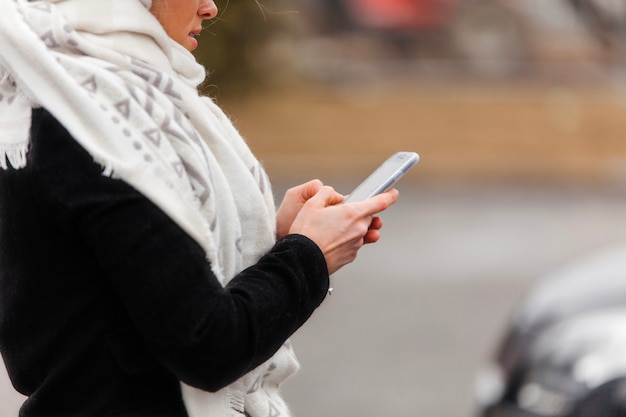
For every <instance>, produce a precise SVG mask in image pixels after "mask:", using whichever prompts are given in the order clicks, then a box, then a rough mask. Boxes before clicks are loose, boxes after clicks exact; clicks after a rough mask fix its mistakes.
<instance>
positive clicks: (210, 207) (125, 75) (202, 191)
mask: <svg viewBox="0 0 626 417" xmlns="http://www.w3.org/2000/svg"><path fill="white" fill-rule="evenodd" d="M150 5H151V0H41V1H27V0H0V169H3V168H4V169H6V168H7V167H8V165H9V164H10V165H11V166H12V167H13V168H17V169H19V168H21V167H23V166H25V164H26V161H27V159H26V154H27V151H28V145H29V129H30V123H31V122H30V118H31V111H32V109H33V108H35V107H44V108H46V109H47V110H48V111H50V112H51V113H52V115H53V116H54V117H55V118H56V119H57V120H59V121H60V122H61V123H62V124H63V125H64V126H65V128H67V129H68V131H69V132H70V133H71V134H72V136H73V137H74V138H75V140H76V141H77V142H78V143H79V144H80V145H81V146H82V147H83V148H84V149H86V150H87V151H88V152H89V153H90V154H91V156H92V157H93V158H94V160H95V161H96V162H98V163H99V164H101V165H102V166H103V167H104V174H105V175H112V176H115V177H117V178H121V179H122V180H124V181H126V182H127V183H129V184H130V185H132V186H133V187H135V188H136V189H137V190H139V191H140V192H141V193H142V194H144V195H145V196H146V197H147V198H148V199H150V200H151V201H153V202H154V203H155V204H156V205H157V206H159V207H160V208H161V209H162V210H163V211H164V212H165V213H166V214H167V215H168V216H169V217H171V218H172V220H173V221H174V222H176V223H177V224H178V225H179V226H180V227H181V228H182V229H183V230H185V231H186V232H187V233H188V234H189V235H190V236H191V237H192V238H193V239H195V240H196V241H197V242H198V243H199V244H200V245H201V246H202V247H203V248H204V249H205V251H206V256H207V259H208V260H209V261H210V262H211V266H212V268H213V271H214V273H215V275H216V276H217V277H218V278H219V280H220V281H221V282H222V284H223V285H226V284H227V283H228V282H229V280H230V279H232V278H233V277H234V276H235V275H236V274H237V273H238V272H240V271H241V270H243V269H244V268H246V267H248V266H250V265H252V264H254V263H256V262H257V261H258V259H259V258H260V257H261V256H262V255H263V254H264V253H266V252H267V251H268V250H269V249H270V248H271V247H272V245H273V243H274V239H275V208H274V201H273V195H272V191H271V188H270V184H269V181H268V179H267V176H266V174H265V172H264V170H263V169H262V167H261V165H260V164H259V162H258V161H257V160H256V159H255V158H254V156H253V155H252V153H251V152H250V150H249V149H248V147H247V145H246V143H245V141H244V140H243V139H242V138H241V136H240V135H239V133H238V132H237V131H236V129H235V128H234V127H233V125H232V124H231V122H230V120H229V119H228V118H227V117H226V116H225V115H224V113H223V112H222V111H221V110H220V109H219V108H218V107H217V106H216V105H215V103H214V102H213V101H212V100H211V99H209V98H206V97H201V96H200V95H199V94H198V91H197V87H198V85H199V83H201V82H202V81H203V80H204V78H205V71H204V69H203V68H202V67H201V66H200V65H199V64H198V63H197V62H196V61H195V59H194V57H193V55H191V54H190V53H189V52H188V51H187V50H185V49H184V48H183V47H182V46H180V45H178V44H177V43H175V42H174V41H173V40H171V39H170V38H169V37H168V36H167V34H166V33H165V31H164V30H163V28H162V27H161V25H160V24H159V22H158V21H157V20H156V18H155V17H154V16H153V15H152V14H151V13H150V11H149V8H150ZM7 162H8V163H7ZM211 360H220V358H211ZM297 367H298V363H297V361H296V359H295V357H294V355H293V352H292V351H291V348H290V345H289V343H286V344H285V345H284V346H283V347H282V348H281V349H280V350H279V351H278V352H277V354H276V355H275V356H274V357H273V358H271V359H270V360H269V361H268V362H267V363H265V364H263V365H261V366H260V367H259V368H257V369H256V370H254V371H253V372H251V373H250V374H248V375H246V376H244V377H243V378H241V379H240V380H239V381H237V382H235V383H234V384H232V385H231V386H228V387H226V388H224V389H223V390H221V391H220V392H217V393H213V394H212V393H207V392H203V391H200V390H198V389H195V388H192V387H189V386H187V385H185V384H182V392H183V398H184V400H185V404H186V406H187V411H188V413H189V415H190V416H191V417H224V416H240V415H241V414H242V413H244V409H245V412H246V413H247V414H249V415H251V416H252V417H268V416H271V417H278V416H284V417H286V416H288V415H289V411H288V410H287V407H286V405H285V403H284V402H283V401H282V399H281V398H280V395H279V393H278V388H279V385H280V383H281V382H282V381H283V380H284V379H285V378H286V377H288V376H289V375H290V374H291V373H293V372H295V370H296V369H297Z"/></svg>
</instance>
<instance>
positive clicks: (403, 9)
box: [347, 0, 453, 31]
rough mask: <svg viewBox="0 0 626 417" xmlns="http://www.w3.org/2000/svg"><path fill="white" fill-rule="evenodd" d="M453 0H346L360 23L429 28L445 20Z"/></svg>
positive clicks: (385, 27)
mask: <svg viewBox="0 0 626 417" xmlns="http://www.w3.org/2000/svg"><path fill="white" fill-rule="evenodd" d="M452 3H453V0H348V1H347V8H348V11H349V13H350V15H351V16H352V18H353V19H354V21H356V22H357V23H358V24H359V25H360V26H362V27H367V28H370V29H379V30H407V31H415V30H432V29H439V28H441V27H443V26H445V25H446V24H447V23H448V19H449V14H450V11H451V6H452Z"/></svg>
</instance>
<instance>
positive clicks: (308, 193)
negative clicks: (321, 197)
mask: <svg viewBox="0 0 626 417" xmlns="http://www.w3.org/2000/svg"><path fill="white" fill-rule="evenodd" d="M322 187H324V183H322V181H320V180H317V179H315V180H311V181H308V182H306V183H304V184H302V186H301V189H300V199H301V200H302V201H307V200H308V199H309V198H311V197H313V196H314V195H315V194H317V193H318V192H319V191H320V190H321V189H322Z"/></svg>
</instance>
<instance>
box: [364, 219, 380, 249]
mask: <svg viewBox="0 0 626 417" xmlns="http://www.w3.org/2000/svg"><path fill="white" fill-rule="evenodd" d="M382 227H383V221H382V219H381V218H380V217H374V218H373V219H372V223H371V224H370V227H369V229H368V230H367V232H366V233H365V235H364V236H363V243H365V244H368V243H376V242H378V240H379V239H380V229H381V228H382Z"/></svg>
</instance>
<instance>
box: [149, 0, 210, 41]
mask: <svg viewBox="0 0 626 417" xmlns="http://www.w3.org/2000/svg"><path fill="white" fill-rule="evenodd" d="M150 11H151V12H152V14H154V16H155V17H156V18H157V20H158V21H159V22H160V23H161V25H162V26H163V28H164V29H165V32H166V33H167V34H168V35H169V37H170V38H172V39H174V40H175V41H176V42H178V43H179V44H181V45H182V46H184V47H185V48H186V49H187V50H189V51H193V50H194V49H196V48H197V47H198V40H197V39H196V37H197V36H198V35H199V34H200V32H201V31H202V22H203V21H204V20H205V19H212V18H214V17H215V16H217V7H216V6H215V3H214V2H213V0H153V1H152V7H151V8H150Z"/></svg>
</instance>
